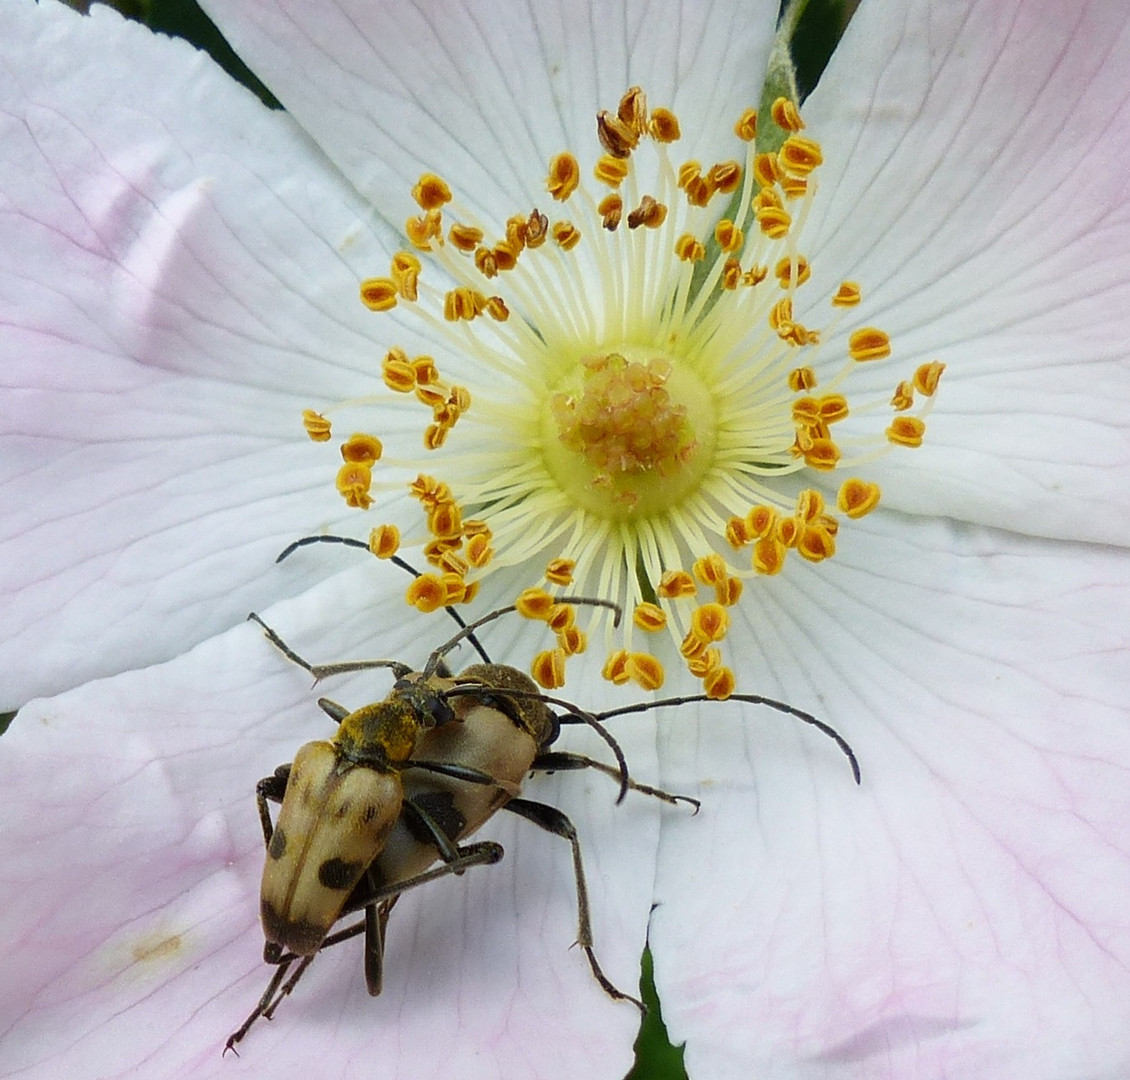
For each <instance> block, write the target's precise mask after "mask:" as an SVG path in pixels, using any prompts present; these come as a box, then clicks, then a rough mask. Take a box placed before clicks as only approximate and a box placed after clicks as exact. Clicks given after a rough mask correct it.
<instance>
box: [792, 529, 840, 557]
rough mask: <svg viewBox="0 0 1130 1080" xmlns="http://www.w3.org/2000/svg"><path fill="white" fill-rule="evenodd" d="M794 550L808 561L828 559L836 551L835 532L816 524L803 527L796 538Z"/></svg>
mask: <svg viewBox="0 0 1130 1080" xmlns="http://www.w3.org/2000/svg"><path fill="white" fill-rule="evenodd" d="M796 551H797V554H798V555H800V556H801V557H802V558H804V559H807V560H808V561H809V562H814V563H815V562H823V561H824V560H825V559H830V558H831V557H832V556H833V555H835V553H836V541H835V534H834V533H832V532H831V531H829V530H828V529H825V528H820V527H818V526H815V527H813V526H808V527H805V528H804V529H802V530H801V533H800V536H799V537H798V538H797V543H796Z"/></svg>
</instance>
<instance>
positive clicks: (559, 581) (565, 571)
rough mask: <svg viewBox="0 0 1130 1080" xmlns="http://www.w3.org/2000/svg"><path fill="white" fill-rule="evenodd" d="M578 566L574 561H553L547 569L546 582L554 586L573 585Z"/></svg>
mask: <svg viewBox="0 0 1130 1080" xmlns="http://www.w3.org/2000/svg"><path fill="white" fill-rule="evenodd" d="M576 569H577V564H576V562H575V561H574V560H572V559H551V560H550V562H549V565H548V566H547V567H546V568H545V580H546V581H548V582H550V583H552V584H554V585H562V586H564V585H572V584H573V572H574V571H575V570H576Z"/></svg>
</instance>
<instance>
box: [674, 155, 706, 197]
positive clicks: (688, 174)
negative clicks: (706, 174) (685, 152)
mask: <svg viewBox="0 0 1130 1080" xmlns="http://www.w3.org/2000/svg"><path fill="white" fill-rule="evenodd" d="M701 176H702V165H701V164H700V163H699V162H697V161H684V162H683V164H682V165H680V166H679V177H678V181H677V182H678V185H679V187H680V188H681V189H682V190H683V191H685V190H686V188H687V185H688V184H689V183H691V181H692V180H697V179H698V178H699V177H701Z"/></svg>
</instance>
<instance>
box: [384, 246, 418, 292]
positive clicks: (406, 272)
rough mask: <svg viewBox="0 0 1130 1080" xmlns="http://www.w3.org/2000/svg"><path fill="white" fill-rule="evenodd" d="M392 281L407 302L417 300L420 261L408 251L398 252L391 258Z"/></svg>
mask: <svg viewBox="0 0 1130 1080" xmlns="http://www.w3.org/2000/svg"><path fill="white" fill-rule="evenodd" d="M391 273H392V279H393V281H395V282H396V288H397V291H398V292H399V293H400V295H401V296H402V297H403V298H404V299H405V300H409V301H413V300H416V299H417V295H418V290H417V282H418V280H419V277H420V260H419V259H417V258H416V256H415V255H413V254H412V253H411V252H410V251H398V252H397V253H396V254H395V255H394V256H393V257H392V267H391Z"/></svg>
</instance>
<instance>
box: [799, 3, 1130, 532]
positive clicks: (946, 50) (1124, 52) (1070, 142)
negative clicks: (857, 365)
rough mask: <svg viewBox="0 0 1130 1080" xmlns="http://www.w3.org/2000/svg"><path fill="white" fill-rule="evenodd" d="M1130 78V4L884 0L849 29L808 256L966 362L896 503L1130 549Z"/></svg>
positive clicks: (820, 103)
mask: <svg viewBox="0 0 1130 1080" xmlns="http://www.w3.org/2000/svg"><path fill="white" fill-rule="evenodd" d="M1128 70H1130V9H1128V8H1127V7H1126V5H1125V4H1122V3H1119V2H1116V0H1096V2H1092V3H1081V4H1073V5H1070V7H1066V8H1065V7H1064V5H1062V4H1059V3H1056V2H1054V0H1040V2H1035V3H1034V2H1030V0H1022V2H1021V0H1012V2H1007V3H1005V2H993V3H952V4H944V5H939V4H932V3H928V2H926V0H921V2H916V3H913V4H910V5H907V4H905V3H888V2H886V0H876V2H875V3H871V2H870V0H868V2H865V3H864V4H862V5H861V7H860V10H859V12H858V13H857V15H856V17H855V19H854V20H853V22H852V24H851V26H850V27H849V28H848V31H847V33H846V35H845V36H844V39H843V41H842V42H841V44H840V46H839V48H838V50H837V52H836V54H835V55H834V56H833V58H832V61H831V63H830V64H829V66H828V69H827V71H826V72H825V75H824V78H823V80H822V81H821V84H820V86H819V87H818V88H817V90H816V91H815V92H814V93H813V95H812V97H811V99H810V100H809V102H808V104H807V105H806V108H805V117H806V119H807V121H808V122H809V124H810V128H811V132H812V134H813V135H814V137H816V138H818V139H819V140H820V142H821V144H822V146H823V148H824V154H825V160H826V166H825V168H824V170H823V173H822V176H821V185H822V186H821V190H820V194H819V196H818V198H817V201H816V203H815V205H814V208H813V220H812V221H811V227H812V229H813V234H814V235H815V236H816V237H817V238H818V242H817V244H816V250H815V251H813V252H809V254H810V255H813V256H814V260H813V261H814V265H815V266H817V267H818V268H819V269H820V270H822V271H823V272H824V273H826V274H827V275H829V276H830V275H833V274H834V275H837V276H841V277H848V278H855V279H857V280H858V281H860V282H861V283H862V285H863V289H864V303H865V305H866V311H867V313H868V318H869V319H870V318H873V319H874V321H875V322H876V323H877V324H878V325H880V326H882V327H883V328H884V329H886V330H888V331H889V332H890V333H891V335H892V339H893V342H894V348H895V354H896V356H899V357H902V358H903V359H904V360H914V359H917V360H919V361H921V362H926V361H929V360H933V359H941V360H943V361H945V363H946V364H947V365H948V367H947V370H946V373H945V376H944V378H943V380H942V386H941V389H940V391H939V393H938V404H937V409H936V410H935V412H934V414H933V416H932V417H931V419H930V421H929V423H928V435H927V439H926V443H925V445H924V446H923V448H922V449H921V450H916V451H915V452H914V454H912V455H895V457H894V458H892V460H891V463H890V472H891V476H890V478H889V479H888V480H887V482H886V483H885V485H884V498H885V500H886V502H887V505H889V506H897V507H900V508H903V509H908V510H911V511H914V512H916V513H926V514H942V515H947V516H951V517H954V518H957V519H959V520H966V521H974V522H978V523H981V524H987V525H995V526H1001V527H1005V528H1010V529H1014V530H1018V531H1022V532H1026V533H1029V534H1032V535H1039V536H1050V537H1062V538H1066V539H1084V540H1098V541H1103V542H1113V543H1118V544H1126V543H1127V542H1128V540H1130V532H1128V530H1127V526H1128V523H1130V480H1128V477H1130V436H1128V434H1127V421H1126V417H1127V406H1128V404H1130V363H1128V362H1127V357H1128V355H1130V347H1128V345H1127V343H1128V342H1130V82H1128V80H1127V77H1126V73H1127V71H1128ZM807 234H808V230H807V229H806V235H807ZM827 283H828V281H827V280H825V281H824V284H825V285H827ZM817 284H818V275H817V274H814V278H813V281H812V283H811V284H809V285H808V286H806V289H812V290H813V291H812V293H811V295H812V296H815V297H819V296H823V295H825V294H824V292H823V291H822V290H821V289H819V288H816V286H817ZM884 374H885V373H883V372H876V377H877V378H881V377H883V376H884ZM896 459H897V460H896Z"/></svg>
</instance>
